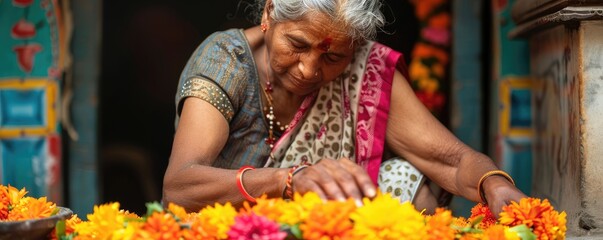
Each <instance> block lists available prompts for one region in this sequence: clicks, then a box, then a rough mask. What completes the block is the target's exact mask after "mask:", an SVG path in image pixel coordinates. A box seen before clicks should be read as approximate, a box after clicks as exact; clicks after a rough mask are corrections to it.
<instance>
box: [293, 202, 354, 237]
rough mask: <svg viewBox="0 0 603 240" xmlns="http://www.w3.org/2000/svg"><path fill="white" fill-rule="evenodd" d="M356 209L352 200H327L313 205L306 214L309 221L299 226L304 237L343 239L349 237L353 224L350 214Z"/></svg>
mask: <svg viewBox="0 0 603 240" xmlns="http://www.w3.org/2000/svg"><path fill="white" fill-rule="evenodd" d="M355 210H356V204H355V203H354V201H353V200H351V199H350V200H348V201H345V202H339V201H329V202H327V203H325V204H322V205H317V206H315V207H314V208H313V209H312V211H310V214H309V216H308V219H311V220H310V221H306V222H304V223H302V224H301V225H300V226H299V228H300V229H301V230H302V232H303V237H304V239H345V238H349V237H351V236H350V233H351V230H352V228H353V227H354V225H353V224H352V221H351V220H350V214H351V213H352V212H354V211H355Z"/></svg>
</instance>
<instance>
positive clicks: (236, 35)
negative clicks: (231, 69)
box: [201, 28, 247, 49]
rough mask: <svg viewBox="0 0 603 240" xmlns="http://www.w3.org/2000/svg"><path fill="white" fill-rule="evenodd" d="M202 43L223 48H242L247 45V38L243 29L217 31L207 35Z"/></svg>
mask: <svg viewBox="0 0 603 240" xmlns="http://www.w3.org/2000/svg"><path fill="white" fill-rule="evenodd" d="M201 45H209V46H218V47H222V48H225V47H226V48H231V49H232V48H242V47H246V46H247V40H246V39H245V35H244V34H243V32H242V30H241V29H236V28H232V29H227V30H223V31H216V32H213V33H212V34H210V35H209V36H207V38H205V40H203V42H202V43H201Z"/></svg>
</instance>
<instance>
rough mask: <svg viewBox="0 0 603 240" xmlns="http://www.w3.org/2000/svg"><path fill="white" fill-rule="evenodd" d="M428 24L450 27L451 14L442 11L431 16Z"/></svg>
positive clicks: (437, 26)
mask: <svg viewBox="0 0 603 240" xmlns="http://www.w3.org/2000/svg"><path fill="white" fill-rule="evenodd" d="M428 25H429V26H431V27H436V28H448V27H450V14H448V13H440V14H438V15H435V16H433V17H431V18H430V19H429V24H428Z"/></svg>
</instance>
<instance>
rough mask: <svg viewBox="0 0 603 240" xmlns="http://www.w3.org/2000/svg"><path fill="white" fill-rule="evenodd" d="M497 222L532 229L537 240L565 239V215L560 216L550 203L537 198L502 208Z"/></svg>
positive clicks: (524, 199) (526, 199) (525, 199)
mask: <svg viewBox="0 0 603 240" xmlns="http://www.w3.org/2000/svg"><path fill="white" fill-rule="evenodd" d="M499 222H500V223H501V224H503V225H505V226H510V227H512V226H517V225H521V224H525V225H526V226H528V227H529V228H532V230H533V232H534V234H536V236H538V239H565V232H566V230H567V227H566V213H565V212H562V213H561V214H560V213H559V212H557V211H555V209H553V206H551V204H550V202H549V201H548V200H547V199H545V200H542V201H541V200H540V199H537V198H523V199H521V200H520V201H519V203H517V202H512V203H511V204H510V205H507V206H504V207H503V212H501V213H500V218H499Z"/></svg>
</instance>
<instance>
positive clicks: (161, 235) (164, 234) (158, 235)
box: [142, 212, 180, 240]
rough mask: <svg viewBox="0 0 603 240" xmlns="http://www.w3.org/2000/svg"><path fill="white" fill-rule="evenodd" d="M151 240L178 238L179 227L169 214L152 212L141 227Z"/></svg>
mask: <svg viewBox="0 0 603 240" xmlns="http://www.w3.org/2000/svg"><path fill="white" fill-rule="evenodd" d="M142 229H143V230H145V231H146V232H148V233H149V234H150V235H151V239H157V240H163V239H165V240H170V239H179V238H180V225H178V223H177V222H176V219H174V217H173V216H172V215H171V214H169V213H162V212H154V213H153V214H152V215H151V216H150V217H148V218H147V221H146V222H145V224H144V225H143V226H142Z"/></svg>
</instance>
